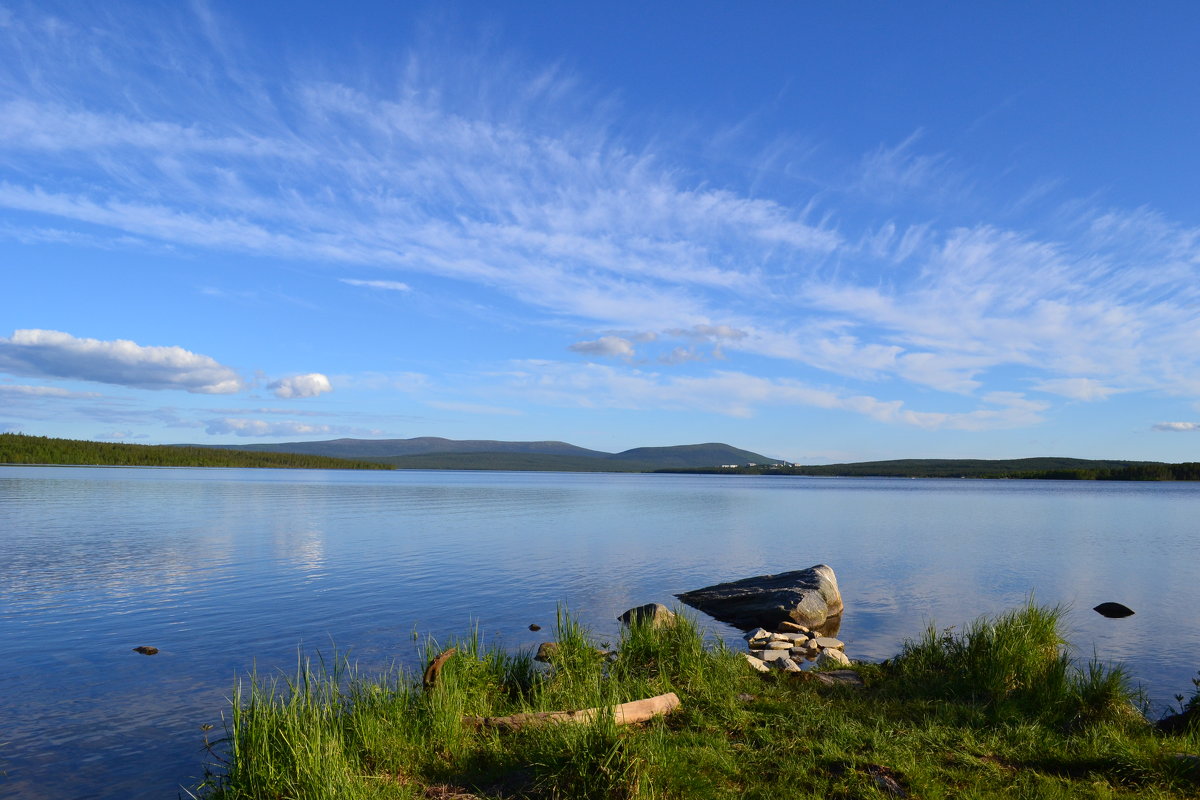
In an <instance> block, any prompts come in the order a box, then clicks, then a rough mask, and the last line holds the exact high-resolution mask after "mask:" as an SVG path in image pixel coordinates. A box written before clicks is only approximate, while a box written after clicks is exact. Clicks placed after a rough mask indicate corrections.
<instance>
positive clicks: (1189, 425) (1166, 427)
mask: <svg viewBox="0 0 1200 800" xmlns="http://www.w3.org/2000/svg"><path fill="white" fill-rule="evenodd" d="M1154 430H1156V431H1166V432H1168V433H1190V432H1192V431H1200V422H1160V423H1158V424H1157V425H1155V426H1154Z"/></svg>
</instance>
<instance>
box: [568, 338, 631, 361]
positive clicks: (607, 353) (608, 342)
mask: <svg viewBox="0 0 1200 800" xmlns="http://www.w3.org/2000/svg"><path fill="white" fill-rule="evenodd" d="M567 349H568V350H570V351H571V352H573V353H581V354H583V355H586V356H601V357H603V358H632V357H633V356H634V354H635V351H634V349H633V342H631V341H629V340H628V339H622V338H621V337H620V336H601V337H600V338H599V339H594V340H592V341H590V342H576V343H575V344H573V345H571V346H570V347H568V348H567Z"/></svg>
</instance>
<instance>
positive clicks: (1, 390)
mask: <svg viewBox="0 0 1200 800" xmlns="http://www.w3.org/2000/svg"><path fill="white" fill-rule="evenodd" d="M0 394H10V395H23V396H25V397H62V398H72V399H78V398H91V397H103V395H101V394H99V393H98V392H72V391H70V390H68V389H61V388H59V387H57V386H23V385H20V384H11V383H10V384H0Z"/></svg>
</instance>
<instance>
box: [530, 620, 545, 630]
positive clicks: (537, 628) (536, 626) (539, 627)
mask: <svg viewBox="0 0 1200 800" xmlns="http://www.w3.org/2000/svg"><path fill="white" fill-rule="evenodd" d="M541 629H542V626H541V625H538V624H537V623H536V622H535V623H534V624H532V625H530V626H529V630H531V631H540V630H541Z"/></svg>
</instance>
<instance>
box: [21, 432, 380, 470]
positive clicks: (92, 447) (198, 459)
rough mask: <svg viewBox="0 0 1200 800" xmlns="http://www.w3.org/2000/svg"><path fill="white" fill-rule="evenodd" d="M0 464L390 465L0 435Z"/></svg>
mask: <svg viewBox="0 0 1200 800" xmlns="http://www.w3.org/2000/svg"><path fill="white" fill-rule="evenodd" d="M0 464H59V465H80V466H121V467H260V468H261V467H266V468H276V469H394V467H392V466H391V465H389V464H376V463H372V462H369V461H350V460H347V459H344V458H330V457H329V456H313V455H305V454H303V453H261V452H257V451H253V450H222V449H220V448H215V447H180V446H177V445H165V444H123V443H116V442H91V441H86V440H81V439H54V438H51V437H48V436H29V435H26V434H23V433H0Z"/></svg>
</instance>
